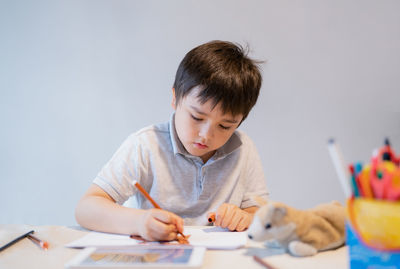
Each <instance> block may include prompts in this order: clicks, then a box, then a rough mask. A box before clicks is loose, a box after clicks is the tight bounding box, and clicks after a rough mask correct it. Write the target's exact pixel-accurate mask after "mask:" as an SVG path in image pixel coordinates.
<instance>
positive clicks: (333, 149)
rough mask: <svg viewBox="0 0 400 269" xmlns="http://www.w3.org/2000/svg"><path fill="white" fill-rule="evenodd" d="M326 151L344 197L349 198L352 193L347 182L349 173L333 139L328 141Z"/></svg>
mask: <svg viewBox="0 0 400 269" xmlns="http://www.w3.org/2000/svg"><path fill="white" fill-rule="evenodd" d="M328 150H329V154H330V155H331V158H332V162H333V166H335V169H336V173H337V175H338V177H339V181H340V184H341V185H342V189H343V191H344V194H345V195H346V198H349V197H350V196H351V193H352V191H351V186H350V181H349V173H348V172H347V170H346V166H345V163H344V160H343V156H342V154H341V152H340V149H339V146H338V145H337V144H336V143H335V140H334V139H333V138H331V139H329V141H328Z"/></svg>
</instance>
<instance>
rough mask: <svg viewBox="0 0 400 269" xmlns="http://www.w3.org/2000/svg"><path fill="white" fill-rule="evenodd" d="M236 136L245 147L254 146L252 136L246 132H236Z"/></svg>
mask: <svg viewBox="0 0 400 269" xmlns="http://www.w3.org/2000/svg"><path fill="white" fill-rule="evenodd" d="M234 134H235V135H236V136H237V137H238V138H239V140H240V142H242V144H243V145H247V144H249V143H250V144H253V141H252V140H251V138H250V136H249V135H247V134H246V133H245V132H244V131H242V130H236V131H235V132H234Z"/></svg>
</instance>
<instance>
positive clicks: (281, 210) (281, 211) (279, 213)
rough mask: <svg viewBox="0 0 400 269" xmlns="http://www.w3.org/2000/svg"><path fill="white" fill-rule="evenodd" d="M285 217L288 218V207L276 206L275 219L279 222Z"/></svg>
mask: <svg viewBox="0 0 400 269" xmlns="http://www.w3.org/2000/svg"><path fill="white" fill-rule="evenodd" d="M285 216H286V207H284V206H281V205H275V207H274V219H275V220H276V221H279V220H281V219H282V218H283V217H285Z"/></svg>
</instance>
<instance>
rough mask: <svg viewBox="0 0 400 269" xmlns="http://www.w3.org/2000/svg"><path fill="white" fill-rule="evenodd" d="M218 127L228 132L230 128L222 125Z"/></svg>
mask: <svg viewBox="0 0 400 269" xmlns="http://www.w3.org/2000/svg"><path fill="white" fill-rule="evenodd" d="M219 127H221V128H222V129H224V130H229V129H230V128H231V127H227V126H224V125H221V124H220V125H219Z"/></svg>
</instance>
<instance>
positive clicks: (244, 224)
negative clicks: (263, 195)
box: [236, 212, 252, 232]
mask: <svg viewBox="0 0 400 269" xmlns="http://www.w3.org/2000/svg"><path fill="white" fill-rule="evenodd" d="M245 213H246V212H245ZM251 220H252V218H251V216H250V214H248V213H246V214H244V215H243V217H242V219H241V220H240V221H239V223H238V225H237V227H236V231H238V232H242V231H244V230H246V229H247V228H249V226H250V223H251Z"/></svg>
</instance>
